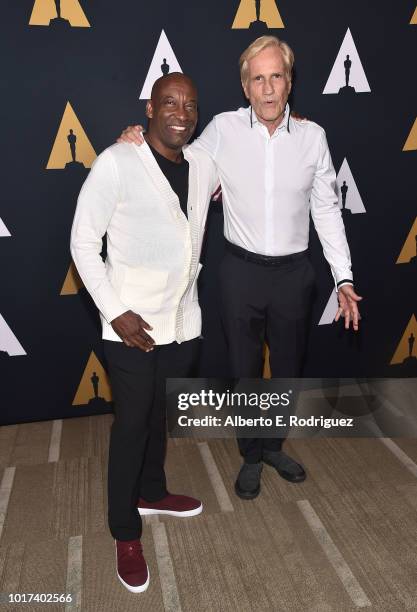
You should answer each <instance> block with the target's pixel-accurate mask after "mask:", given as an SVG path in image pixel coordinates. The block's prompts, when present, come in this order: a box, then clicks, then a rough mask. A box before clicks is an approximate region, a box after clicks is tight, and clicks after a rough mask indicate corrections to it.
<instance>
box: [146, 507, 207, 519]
mask: <svg viewBox="0 0 417 612" xmlns="http://www.w3.org/2000/svg"><path fill="white" fill-rule="evenodd" d="M138 511H139V514H140V515H141V516H146V515H149V514H168V515H170V516H179V517H184V518H186V517H187V516H196V515H197V514H201V512H202V511H203V504H200V505H199V506H198V508H194V510H185V511H184V512H176V511H174V510H156V509H154V508H141V507H140V506H139V507H138Z"/></svg>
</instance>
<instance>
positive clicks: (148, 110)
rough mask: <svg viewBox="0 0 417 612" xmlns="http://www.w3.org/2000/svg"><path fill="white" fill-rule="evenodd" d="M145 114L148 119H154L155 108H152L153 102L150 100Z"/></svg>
mask: <svg viewBox="0 0 417 612" xmlns="http://www.w3.org/2000/svg"><path fill="white" fill-rule="evenodd" d="M145 114H146V116H147V117H148V119H152V118H153V106H152V100H148V101H147V103H146V110H145Z"/></svg>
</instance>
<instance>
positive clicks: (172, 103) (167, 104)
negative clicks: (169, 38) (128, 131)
mask: <svg viewBox="0 0 417 612" xmlns="http://www.w3.org/2000/svg"><path fill="white" fill-rule="evenodd" d="M146 116H147V117H148V119H149V122H148V131H147V135H146V138H147V142H148V143H149V144H151V145H152V146H153V147H154V148H155V149H156V150H157V151H158V152H159V153H161V155H164V156H165V157H167V158H168V159H171V158H172V159H174V160H176V159H181V155H182V147H183V146H184V145H185V144H186V143H187V142H188V141H189V140H190V138H191V136H192V135H193V133H194V130H195V127H196V125H197V118H198V113H197V89H196V87H195V85H194V83H193V81H192V80H191V79H190V77H188V76H186V75H185V74H182V72H171V73H170V74H167V75H164V76H162V77H160V78H159V79H158V80H157V81H155V83H154V85H153V87H152V92H151V99H150V100H148V102H147V104H146Z"/></svg>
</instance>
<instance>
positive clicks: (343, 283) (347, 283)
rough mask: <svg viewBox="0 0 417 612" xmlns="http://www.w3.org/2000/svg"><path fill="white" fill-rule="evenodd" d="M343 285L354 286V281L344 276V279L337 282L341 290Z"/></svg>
mask: <svg viewBox="0 0 417 612" xmlns="http://www.w3.org/2000/svg"><path fill="white" fill-rule="evenodd" d="M343 285H352V287H353V281H352V280H350V279H349V278H344V279H343V280H341V281H339V282H338V283H337V290H339V289H340V287H343Z"/></svg>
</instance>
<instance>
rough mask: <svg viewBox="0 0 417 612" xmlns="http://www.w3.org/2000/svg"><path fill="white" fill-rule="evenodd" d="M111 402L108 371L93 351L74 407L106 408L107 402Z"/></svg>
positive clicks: (75, 398) (73, 403) (76, 395)
mask: <svg viewBox="0 0 417 612" xmlns="http://www.w3.org/2000/svg"><path fill="white" fill-rule="evenodd" d="M111 401H112V395H111V391H110V384H109V379H108V377H107V374H106V371H105V369H104V368H103V366H102V365H101V363H100V361H99V360H98V359H97V357H96V355H95V353H94V351H92V352H91V355H90V357H89V359H88V363H87V365H86V367H85V370H84V374H83V375H82V378H81V382H80V385H79V387H78V389H77V393H76V394H75V397H74V401H73V402H72V405H73V406H85V405H86V404H87V405H89V406H93V407H101V406H102V407H106V402H111Z"/></svg>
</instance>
